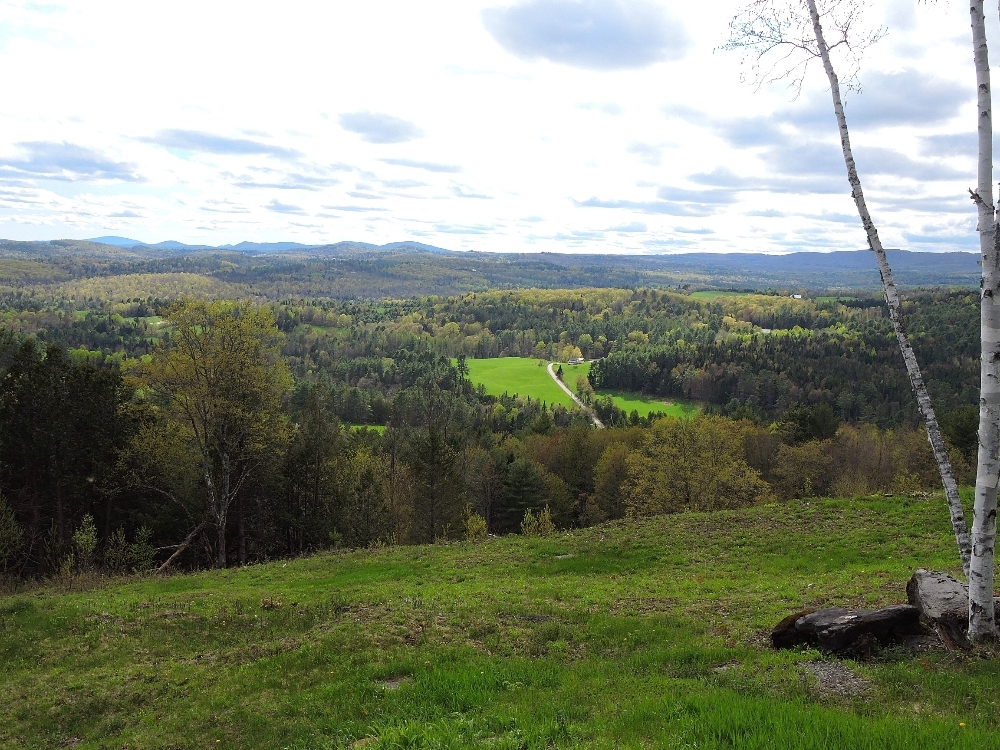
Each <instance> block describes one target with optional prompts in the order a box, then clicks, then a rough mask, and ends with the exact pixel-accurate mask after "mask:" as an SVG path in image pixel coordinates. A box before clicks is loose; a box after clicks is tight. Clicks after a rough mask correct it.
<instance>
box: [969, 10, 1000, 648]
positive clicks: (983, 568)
mask: <svg viewBox="0 0 1000 750" xmlns="http://www.w3.org/2000/svg"><path fill="white" fill-rule="evenodd" d="M970 10H971V15H972V46H973V53H974V55H975V61H976V91H977V96H978V102H977V103H978V105H979V106H978V110H977V119H978V123H977V127H978V131H979V175H978V184H977V192H976V193H975V195H973V199H974V200H975V201H976V205H977V206H978V207H979V247H980V252H981V254H982V266H983V278H982V282H981V286H980V291H981V295H980V297H981V299H980V322H981V330H982V334H981V335H982V352H981V354H980V392H979V461H978V465H977V466H976V503H975V509H974V510H973V521H972V564H971V567H970V570H969V637H970V638H971V639H972V640H974V641H982V640H989V639H993V638H995V637H996V620H995V613H994V611H993V566H994V548H995V547H996V536H997V482H998V480H1000V461H998V457H997V451H998V448H1000V259H998V255H1000V253H998V251H997V239H998V237H997V222H996V218H995V213H996V212H995V209H994V204H993V106H992V91H991V89H990V61H989V50H988V47H987V45H986V18H985V17H984V15H983V0H973V2H972V4H971V8H970Z"/></svg>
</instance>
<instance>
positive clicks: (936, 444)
mask: <svg viewBox="0 0 1000 750" xmlns="http://www.w3.org/2000/svg"><path fill="white" fill-rule="evenodd" d="M806 5H807V7H808V8H809V15H810V17H811V18H812V24H813V32H814V33H815V35H816V44H817V46H818V49H819V55H820V58H821V59H822V61H823V69H824V70H825V71H826V77H827V78H828V79H829V81H830V93H831V95H832V96H833V109H834V112H835V113H836V115H837V125H838V126H839V128H840V143H841V146H842V148H843V152H844V162H845V164H846V166H847V181H848V182H849V183H850V185H851V196H852V197H853V198H854V203H855V205H856V206H857V208H858V215H859V216H860V217H861V223H862V225H863V226H864V229H865V234H866V235H867V236H868V246H869V247H870V248H871V250H872V252H874V253H875V257H876V259H877V260H878V268H879V273H880V274H881V276H882V288H883V291H884V293H885V302H886V305H887V306H888V308H889V318H890V320H892V327H893V330H894V331H895V333H896V340H897V341H898V342H899V350H900V352H901V353H902V355H903V364H904V365H905V366H906V374H907V375H908V376H909V378H910V386H911V387H912V388H913V393H914V395H915V396H916V398H917V406H918V408H919V409H920V413H921V415H922V416H923V418H924V425H925V427H926V429H927V439H928V440H929V441H930V444H931V449H932V450H933V452H934V459H935V461H937V465H938V471H939V472H940V474H941V483H942V484H943V485H944V493H945V499H946V500H947V503H948V510H949V512H950V514H951V525H952V530H953V531H954V533H955V541H956V542H957V543H958V552H959V556H960V557H961V560H962V568H963V569H964V570H965V573H966V575H968V574H969V570H970V568H969V566H970V558H971V547H972V545H971V542H970V539H969V531H968V526H967V525H966V522H965V512H964V511H963V510H962V501H961V499H960V498H959V495H958V483H957V482H956V481H955V476H954V472H953V471H952V467H951V460H950V459H949V458H948V449H947V447H946V446H945V442H944V439H943V438H942V436H941V428H940V426H939V425H938V421H937V416H936V415H935V413H934V407H933V405H932V404H931V398H930V395H929V394H928V393H927V386H926V385H925V384H924V378H923V375H922V374H921V372H920V366H919V365H918V364H917V358H916V355H915V354H914V352H913V347H912V346H910V340H909V337H908V336H907V334H906V324H905V321H904V319H903V312H902V306H901V304H900V299H899V292H898V290H897V289H896V283H895V281H894V280H893V277H892V269H891V268H890V267H889V261H888V259H887V258H886V255H885V250H884V248H883V247H882V241H881V240H880V239H879V236H878V230H877V229H876V228H875V223H874V222H873V221H872V217H871V214H870V213H869V212H868V205H867V204H866V203H865V196H864V193H863V192H862V190H861V178H860V177H858V170H857V167H856V165H855V163H854V154H853V152H852V150H851V138H850V134H849V132H848V130H847V117H846V116H845V115H844V103H843V100H842V98H841V95H840V81H839V79H838V78H837V73H836V71H835V70H834V69H833V63H832V62H831V60H830V48H829V46H827V43H826V39H825V37H824V35H823V26H822V24H821V22H820V13H819V10H818V8H817V7H816V0H806ZM980 5H981V3H980ZM984 272H985V269H984ZM994 497H995V493H994ZM991 601H992V600H991Z"/></svg>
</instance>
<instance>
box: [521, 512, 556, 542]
mask: <svg viewBox="0 0 1000 750" xmlns="http://www.w3.org/2000/svg"><path fill="white" fill-rule="evenodd" d="M555 530H556V526H555V524H554V523H552V514H551V513H549V506H548V505H546V506H545V507H544V508H543V509H542V511H541V512H540V513H539V514H538V515H537V516H536V515H535V514H534V513H532V512H531V510H530V509H529V510H528V511H527V512H526V513H525V514H524V520H523V521H521V533H522V534H524V536H548V535H549V534H553V533H555Z"/></svg>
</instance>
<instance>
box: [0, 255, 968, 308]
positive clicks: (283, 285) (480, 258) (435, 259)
mask: <svg viewBox="0 0 1000 750" xmlns="http://www.w3.org/2000/svg"><path fill="white" fill-rule="evenodd" d="M889 255H890V259H891V261H892V263H893V266H894V267H895V268H896V273H897V281H898V282H899V283H900V284H902V285H904V286H908V287H917V286H923V285H934V286H938V285H958V286H967V287H975V286H977V285H978V279H979V275H980V271H979V268H978V266H977V265H976V257H975V256H974V255H971V254H965V253H908V252H901V251H893V252H890V253H889ZM160 274H191V275H192V277H189V278H190V280H191V283H192V290H191V293H192V294H195V295H199V294H201V293H202V291H203V290H204V288H205V287H206V286H208V285H219V287H220V288H222V287H223V286H226V285H228V288H229V289H230V290H231V291H229V292H227V293H228V294H230V295H236V296H240V297H253V298H255V299H258V300H271V301H276V300H281V299H285V298H314V299H384V298H394V299H400V298H410V297H422V296H426V295H445V296H447V295H456V294H462V293H465V292H484V291H488V290H495V289H523V288H530V287H539V288H549V289H565V288H573V287H595V286H597V287H629V288H635V287H651V288H661V289H668V288H691V289H698V288H710V289H714V288H731V289H738V290H743V291H753V290H775V291H779V292H785V293H791V292H802V291H806V290H809V291H811V292H815V293H821V292H823V291H833V292H836V293H850V292H856V291H868V292H871V291H873V290H876V289H878V287H879V276H878V271H877V268H876V266H875V262H874V259H873V257H872V256H871V254H870V253H867V252H839V253H825V254H824V253H793V254H791V255H785V256H762V255H749V254H747V255H739V254H737V255H711V254H697V253H694V254H687V255H649V256H615V255H560V254H553V253H540V254H523V253H512V254H499V253H473V252H461V253H459V252H447V251H439V252H431V251H428V250H426V249H423V248H422V247H420V246H417V245H412V244H405V243H401V244H397V245H389V246H386V247H385V248H376V247H372V246H370V245H364V244H360V243H349V242H344V243H339V244H336V245H329V246H323V247H315V248H302V249H292V250H287V251H284V252H240V251H237V250H216V249H198V248H189V249H170V248H164V247H134V248H122V247H115V246H111V245H101V244H97V243H92V242H82V241H70V240H66V241H56V242H52V243H35V242H11V241H7V240H0V294H4V295H11V294H13V295H14V298H20V297H23V296H24V295H27V296H29V297H33V298H38V299H44V300H49V301H51V300H54V299H61V298H62V297H64V296H66V295H67V294H68V295H70V296H71V298H73V299H75V300H77V301H82V300H84V299H86V298H88V297H90V298H94V299H105V300H108V301H120V300H123V299H127V298H131V297H143V298H146V297H156V296H159V295H161V294H162V292H161V284H160V283H159V275H160ZM194 275H197V276H201V277H204V278H203V279H201V280H195V279H194V278H193V276H194ZM87 279H94V280H95V281H94V283H93V284H87V283H83V282H84V280H87ZM97 279H103V281H96V280H97ZM68 280H72V281H75V282H77V283H75V284H73V285H70V286H65V285H63V284H61V283H60V282H66V281H68ZM140 284H142V285H141V286H140ZM217 293H218V294H223V292H221V291H219V292H217ZM102 294H104V295H107V296H105V297H101V296H100V295H102Z"/></svg>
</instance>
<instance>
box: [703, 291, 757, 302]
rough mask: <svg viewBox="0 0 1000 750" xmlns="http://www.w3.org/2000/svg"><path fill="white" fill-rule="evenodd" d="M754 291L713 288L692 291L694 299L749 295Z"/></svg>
mask: <svg viewBox="0 0 1000 750" xmlns="http://www.w3.org/2000/svg"><path fill="white" fill-rule="evenodd" d="M751 294H752V292H719V291H714V290H712V289H704V290H702V291H700V292H691V297H692V298H693V299H708V300H712V299H718V298H719V297H748V296H750V295H751Z"/></svg>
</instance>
